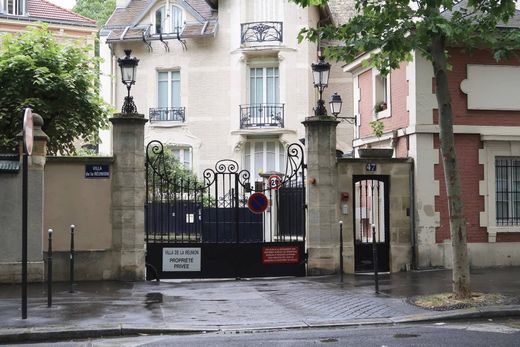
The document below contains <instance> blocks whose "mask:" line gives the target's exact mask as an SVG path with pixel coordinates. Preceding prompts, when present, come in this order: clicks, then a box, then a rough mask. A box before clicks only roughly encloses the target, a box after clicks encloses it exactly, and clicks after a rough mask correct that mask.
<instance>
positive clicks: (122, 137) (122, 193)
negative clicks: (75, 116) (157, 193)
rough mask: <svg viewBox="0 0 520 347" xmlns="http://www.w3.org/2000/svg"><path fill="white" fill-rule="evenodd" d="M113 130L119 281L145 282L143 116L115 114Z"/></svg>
mask: <svg viewBox="0 0 520 347" xmlns="http://www.w3.org/2000/svg"><path fill="white" fill-rule="evenodd" d="M110 121H111V122H112V128H113V130H112V131H113V133H112V134H113V152H114V166H113V174H112V249H113V251H114V257H115V259H114V262H115V264H114V265H115V267H116V270H117V271H116V273H117V274H118V276H117V277H118V278H119V279H120V280H123V281H140V280H144V279H145V276H144V275H145V238H144V203H145V167H144V161H145V159H144V151H145V149H144V125H145V123H146V122H147V120H146V119H145V118H144V115H142V114H130V115H129V114H121V113H116V114H115V115H114V117H113V118H110Z"/></svg>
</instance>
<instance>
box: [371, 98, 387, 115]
mask: <svg viewBox="0 0 520 347" xmlns="http://www.w3.org/2000/svg"><path fill="white" fill-rule="evenodd" d="M387 107H388V105H387V104H386V102H385V101H380V102H378V103H376V105H375V106H374V112H375V113H376V114H378V113H379V112H381V111H384V110H386V109H387Z"/></svg>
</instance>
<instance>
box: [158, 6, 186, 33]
mask: <svg viewBox="0 0 520 347" xmlns="http://www.w3.org/2000/svg"><path fill="white" fill-rule="evenodd" d="M154 20H155V25H154V27H155V34H175V33H177V32H182V30H183V28H184V16H183V11H182V8H180V7H179V6H176V5H171V6H170V11H169V14H168V13H166V6H161V7H160V8H159V9H158V10H157V11H155V18H154Z"/></svg>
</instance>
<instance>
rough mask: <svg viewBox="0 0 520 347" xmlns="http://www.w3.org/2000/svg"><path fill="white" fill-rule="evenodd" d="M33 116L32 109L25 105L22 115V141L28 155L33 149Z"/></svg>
mask: <svg viewBox="0 0 520 347" xmlns="http://www.w3.org/2000/svg"><path fill="white" fill-rule="evenodd" d="M33 140H34V138H33V116H32V110H31V109H30V108H29V107H27V108H26V109H25V112H24V115H23V142H24V145H25V152H26V153H27V154H28V155H31V154H32V150H33Z"/></svg>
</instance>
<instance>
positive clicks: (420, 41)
mask: <svg viewBox="0 0 520 347" xmlns="http://www.w3.org/2000/svg"><path fill="white" fill-rule="evenodd" d="M292 1H294V2H296V3H298V4H300V5H302V6H309V5H316V4H320V5H323V4H325V3H326V1H325V0H292ZM459 3H460V4H459ZM464 4H465V5H464ZM356 9H357V11H358V14H357V15H356V16H354V17H352V18H351V19H350V20H349V21H348V22H347V23H345V24H342V25H339V26H337V27H334V26H325V27H320V28H317V29H312V28H306V29H303V30H301V31H300V34H299V37H298V39H299V40H300V41H302V40H303V39H309V40H311V41H317V40H318V39H322V40H339V41H342V42H343V43H344V45H341V46H335V47H328V48H327V49H326V50H325V54H326V56H327V57H328V58H331V59H336V60H338V61H344V62H347V63H349V62H352V61H353V60H354V59H356V58H357V57H358V56H359V54H362V53H367V52H370V62H371V64H372V65H374V66H375V67H377V68H378V69H379V70H380V71H381V72H382V73H383V74H387V73H388V72H389V71H390V70H392V69H395V68H398V67H399V64H400V63H401V62H403V61H409V60H410V59H411V58H412V55H411V52H412V51H413V50H416V51H419V52H421V53H422V54H424V55H425V56H426V57H427V58H429V59H431V46H432V38H433V37H434V36H440V37H442V38H443V40H444V42H445V43H446V45H453V46H457V47H467V48H470V49H471V48H482V47H488V48H490V49H491V50H492V51H493V54H494V57H495V58H496V59H503V58H506V57H508V56H510V55H511V54H514V53H515V52H514V50H515V49H518V48H519V47H520V33H519V32H518V30H499V29H497V28H496V26H497V23H500V22H507V21H508V20H509V19H510V18H511V17H512V16H513V15H514V13H515V1H514V0H504V1H497V0H493V1H489V0H468V1H463V2H460V1H447V0H431V1H418V0H412V1H410V0H388V1H378V0H375V1H374V0H356ZM444 10H447V11H449V12H444V13H443V11H444ZM448 13H449V14H448Z"/></svg>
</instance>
